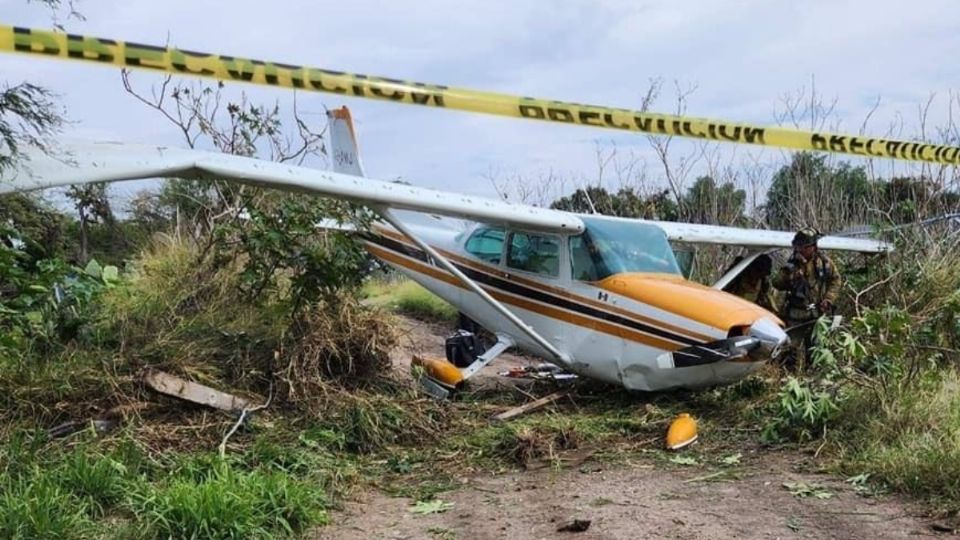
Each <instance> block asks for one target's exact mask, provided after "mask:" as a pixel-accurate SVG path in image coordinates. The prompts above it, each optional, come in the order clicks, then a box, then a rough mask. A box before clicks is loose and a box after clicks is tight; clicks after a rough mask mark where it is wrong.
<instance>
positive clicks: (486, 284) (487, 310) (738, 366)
mask: <svg viewBox="0 0 960 540" xmlns="http://www.w3.org/2000/svg"><path fill="white" fill-rule="evenodd" d="M479 228H480V227H477V229H479ZM415 232H416V234H417V236H418V237H419V238H420V239H421V240H422V241H424V242H426V243H427V244H429V245H430V246H431V247H433V248H434V249H435V250H437V251H438V252H439V253H440V254H441V255H443V256H445V257H446V258H447V259H449V260H450V261H451V262H452V263H453V264H455V265H456V266H457V267H458V269H459V270H460V271H461V272H463V273H464V274H466V275H467V276H468V277H469V278H470V279H472V280H473V281H474V282H476V283H477V284H478V285H480V286H481V287H482V288H483V289H484V290H485V291H486V292H487V293H489V294H490V295H491V296H493V297H494V298H495V299H496V300H498V301H499V302H501V303H502V304H504V305H505V306H506V307H508V308H509V309H510V310H511V311H513V312H514V313H515V314H516V315H517V316H519V317H520V319H522V320H523V321H524V322H526V323H527V324H528V325H530V326H531V327H532V328H533V329H534V330H535V331H536V332H537V333H539V334H540V335H541V336H543V337H544V338H546V339H547V340H548V341H549V342H550V343H551V344H552V345H554V347H556V349H557V350H559V351H560V352H562V353H564V354H565V355H567V356H568V357H569V359H570V363H569V365H568V366H565V367H567V368H568V369H569V370H571V371H573V372H575V373H577V374H580V375H582V376H585V377H590V378H593V379H598V380H601V381H605V382H608V383H612V384H616V385H621V386H623V387H625V388H627V389H630V390H645V391H650V390H664V389H670V388H679V387H683V388H697V387H704V386H710V385H716V384H726V383H731V382H735V381H737V380H740V379H742V378H743V377H745V376H746V375H748V374H749V373H751V372H752V371H754V370H756V369H758V368H759V367H760V366H761V365H762V364H763V363H764V361H766V360H768V359H769V357H770V356H771V355H773V354H776V351H777V350H779V349H780V347H782V346H783V345H784V344H785V343H786V341H787V338H786V334H785V333H784V332H783V330H782V329H781V327H780V322H779V319H777V318H776V316H774V315H773V314H771V313H769V312H767V311H766V310H764V309H762V308H760V307H759V306H756V305H755V304H752V303H750V302H747V301H745V300H743V299H740V298H738V297H735V296H733V295H730V294H727V293H724V292H722V291H718V290H715V289H711V288H709V287H706V286H703V285H700V284H697V283H693V282H690V281H687V280H685V279H683V278H682V277H681V276H679V275H674V274H661V273H624V274H614V275H611V276H609V277H606V278H605V279H602V280H600V281H583V280H577V279H572V276H571V264H570V258H571V257H572V255H571V254H570V252H569V250H567V249H565V248H566V247H567V245H566V241H567V239H566V238H564V239H563V246H562V247H563V249H560V250H559V272H558V275H557V276H556V277H545V276H543V275H539V274H536V273H531V272H525V271H522V270H517V269H515V268H510V267H509V266H508V265H506V264H504V263H503V260H502V259H501V261H497V262H491V261H486V260H482V259H481V258H478V257H476V256H474V255H473V254H471V253H469V252H468V251H467V250H466V249H465V246H464V245H465V243H466V242H467V240H468V239H469V237H470V235H471V234H472V231H467V232H465V233H460V234H458V233H457V232H456V231H451V230H447V229H440V228H432V227H431V228H425V227H418V228H416V229H415ZM508 234H509V233H508ZM363 243H364V245H365V247H366V248H367V250H368V251H369V252H370V253H371V254H372V255H373V256H375V257H377V258H378V259H380V260H382V261H384V262H386V263H387V264H389V265H391V266H392V267H394V268H396V269H397V270H399V271H401V272H402V273H404V274H405V275H407V276H409V277H410V278H411V279H412V280H414V281H416V282H417V283H419V284H421V285H422V286H423V287H425V288H426V289H427V290H429V291H431V292H432V293H434V294H436V295H437V296H439V297H440V298H442V299H443V300H445V301H446V302H448V303H450V304H451V305H453V306H455V307H456V308H457V309H458V310H460V311H461V312H462V313H464V314H466V315H467V316H468V317H470V318H471V319H473V320H474V321H476V322H478V323H479V324H480V325H482V326H483V327H485V328H488V329H491V330H496V331H498V332H506V333H508V334H509V335H510V336H511V337H512V338H513V339H514V341H515V342H516V344H517V346H518V347H520V348H522V349H524V350H526V351H528V352H530V353H532V354H536V355H539V356H541V357H543V358H547V359H549V358H550V353H549V352H548V351H546V350H544V348H543V347H541V346H540V345H538V344H537V343H536V342H535V341H534V340H533V339H531V338H530V337H528V336H527V335H526V334H524V333H523V332H522V331H520V329H517V328H516V327H515V325H513V323H511V322H509V321H507V320H506V319H505V317H504V316H503V315H501V314H500V313H499V312H498V311H497V310H496V309H494V308H493V307H492V306H491V305H490V304H489V303H487V302H485V301H484V300H483V299H481V298H480V296H479V295H478V294H476V293H475V292H473V291H471V290H469V289H468V288H467V287H465V286H464V285H463V284H462V283H461V282H460V281H459V280H458V279H457V278H455V277H454V276H453V275H452V274H451V273H449V272H447V271H446V270H445V269H443V268H442V267H441V266H439V265H437V264H436V263H435V262H434V261H432V260H431V258H430V257H429V256H427V255H426V254H425V253H424V252H423V250H421V249H419V248H418V247H417V246H416V245H415V244H414V243H413V242H411V241H410V240H409V239H408V238H406V237H405V236H404V235H402V234H400V233H398V232H396V231H394V230H393V229H388V228H385V227H376V228H375V229H374V231H373V233H371V234H368V235H365V236H364V237H363ZM751 335H753V336H758V337H761V338H762V343H761V344H760V345H761V346H757V347H755V349H754V350H752V351H751V353H750V354H749V355H747V356H741V357H740V358H738V359H735V360H716V357H712V356H711V357H709V358H706V360H710V361H704V360H705V359H704V358H703V357H702V355H701V356H697V355H698V354H700V353H701V350H700V349H702V348H703V347H702V346H703V345H707V344H717V343H719V342H729V343H730V344H732V343H737V341H738V340H739V339H741V338H744V337H747V336H751ZM707 356H710V355H709V354H708V355H707Z"/></svg>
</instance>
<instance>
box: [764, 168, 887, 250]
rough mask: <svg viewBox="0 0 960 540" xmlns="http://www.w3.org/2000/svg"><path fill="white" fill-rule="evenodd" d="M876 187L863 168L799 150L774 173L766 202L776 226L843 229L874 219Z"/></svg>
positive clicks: (768, 219)
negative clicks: (872, 185) (874, 187)
mask: <svg viewBox="0 0 960 540" xmlns="http://www.w3.org/2000/svg"><path fill="white" fill-rule="evenodd" d="M873 195H874V190H873V189H872V187H871V184H870V181H869V180H868V179H867V173H866V171H865V170H864V169H863V167H854V166H852V165H850V164H849V163H847V162H841V163H840V164H838V165H832V164H831V163H829V162H828V161H827V156H826V155H823V154H813V153H810V152H799V153H797V154H794V156H793V159H792V160H791V162H790V164H789V165H785V166H783V167H781V168H780V170H779V171H777V173H776V174H775V175H774V177H773V182H772V184H771V185H770V190H769V191H768V192H767V203H766V205H765V211H766V219H767V224H768V225H769V226H770V227H771V228H774V229H797V228H800V227H804V226H812V227H817V228H818V229H820V230H822V231H824V232H826V231H836V230H841V229H843V228H845V227H848V226H850V225H856V224H863V223H867V222H869V221H870V220H871V213H870V209H871V208H875V198H874V197H873Z"/></svg>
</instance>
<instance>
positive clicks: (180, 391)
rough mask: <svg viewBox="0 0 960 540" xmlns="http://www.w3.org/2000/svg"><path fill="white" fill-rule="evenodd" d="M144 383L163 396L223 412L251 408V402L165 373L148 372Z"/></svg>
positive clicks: (152, 370) (144, 377)
mask: <svg viewBox="0 0 960 540" xmlns="http://www.w3.org/2000/svg"><path fill="white" fill-rule="evenodd" d="M143 382H144V383H146V385H147V386H149V387H150V388H152V389H153V390H156V391H157V392H160V393H161V394H166V395H168V396H173V397H175V398H179V399H182V400H185V401H189V402H191V403H196V404H198V405H206V406H207V407H213V408H214V409H220V410H221V411H227V412H240V411H242V410H243V409H245V408H247V407H249V406H250V402H249V401H247V400H245V399H243V398H241V397H237V396H234V395H232V394H228V393H226V392H221V391H219V390H216V389H213V388H210V387H209V386H204V385H202V384H199V383H195V382H191V381H187V380H184V379H181V378H180V377H177V376H175V375H171V374H169V373H165V372H163V371H157V370H154V369H151V370H148V371H147V372H146V373H145V374H144V376H143Z"/></svg>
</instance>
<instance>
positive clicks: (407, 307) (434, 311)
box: [363, 279, 457, 321]
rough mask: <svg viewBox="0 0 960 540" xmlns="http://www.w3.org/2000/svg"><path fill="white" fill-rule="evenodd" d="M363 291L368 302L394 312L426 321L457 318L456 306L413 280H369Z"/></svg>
mask: <svg viewBox="0 0 960 540" xmlns="http://www.w3.org/2000/svg"><path fill="white" fill-rule="evenodd" d="M363 291H364V293H365V295H366V296H367V298H368V302H370V303H373V304H374V305H378V306H383V307H386V308H389V309H391V310H393V311H394V312H396V313H401V314H403V315H409V316H411V317H415V318H417V319H422V320H428V321H453V320H456V318H457V309H456V308H454V307H453V306H451V305H450V304H448V303H446V302H444V301H443V300H441V299H440V298H439V297H438V296H436V295H435V294H433V293H431V292H430V291H428V290H426V289H424V288H423V287H422V286H421V285H420V284H419V283H417V282H415V281H411V280H408V279H401V280H391V281H384V280H371V281H369V282H367V284H366V285H365V286H364V288H363Z"/></svg>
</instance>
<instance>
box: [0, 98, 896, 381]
mask: <svg viewBox="0 0 960 540" xmlns="http://www.w3.org/2000/svg"><path fill="white" fill-rule="evenodd" d="M328 115H329V118H330V134H331V149H332V161H333V169H334V170H333V172H328V171H320V170H315V169H309V168H304V167H297V166H292V165H287V164H281V163H274V162H268V161H262V160H257V159H252V158H246V157H239V156H233V155H226V154H219V153H209V152H202V151H196V150H182V149H176V148H169V147H162V146H139V145H128V144H117V143H94V144H80V145H72V146H64V147H62V150H61V151H60V153H58V154H57V155H48V154H47V153H44V152H40V151H33V152H31V153H30V154H29V156H28V159H22V160H19V162H18V165H17V168H15V169H12V170H7V171H5V172H4V173H3V177H2V178H0V194H2V193H8V192H12V191H28V190H36V189H43V188H48V187H55V186H65V185H70V184H81V183H92V182H115V181H123V180H135V179H144V178H157V177H180V178H207V179H222V180H232V181H237V182H242V183H246V184H253V185H257V186H262V187H270V188H276V189H282V190H288V191H297V192H305V193H311V194H316V195H321V196H328V197H334V198H338V199H344V200H350V201H354V202H358V203H361V204H364V205H366V206H368V207H369V208H371V209H372V210H374V211H375V212H376V213H377V214H378V215H379V216H380V217H381V218H382V219H383V222H382V223H378V224H376V225H375V226H373V227H372V229H371V230H369V231H362V232H361V231H358V233H359V234H360V240H361V241H362V242H363V244H364V246H365V247H366V249H367V250H368V251H369V252H370V253H371V254H372V255H373V256H374V257H376V258H378V259H380V260H381V261H383V262H385V263H387V264H389V265H390V266H393V267H395V268H396V269H398V270H399V271H401V272H402V273H404V274H406V275H407V276H409V277H410V278H411V279H413V280H415V281H416V282H418V283H420V284H421V285H423V286H424V287H425V288H426V289H428V290H429V291H431V292H433V293H434V294H436V295H437V296H439V297H440V298H442V299H443V300H445V301H446V302H449V303H450V304H452V305H453V306H455V307H456V308H457V309H458V310H459V311H460V312H461V313H463V314H465V315H466V316H467V317H469V318H470V319H472V320H473V321H476V322H477V323H479V324H480V325H481V326H482V327H484V328H486V329H489V330H490V331H492V332H493V333H494V334H495V335H496V338H497V341H496V343H495V344H493V345H492V346H491V347H489V348H487V349H486V350H476V351H473V352H471V354H470V355H469V357H468V358H467V359H466V361H459V362H458V364H459V365H454V364H453V363H451V362H450V361H449V360H442V359H426V360H420V361H419V362H417V363H418V364H419V365H420V366H421V367H422V368H423V371H424V375H425V376H423V377H421V383H422V384H423V386H424V388H425V389H426V390H427V391H428V392H429V393H431V394H432V395H435V396H437V397H446V396H447V395H449V394H450V393H451V392H452V391H454V390H455V389H456V388H458V387H460V386H461V385H462V384H463V383H464V381H466V380H467V379H469V378H470V377H471V376H473V375H474V374H476V373H477V372H478V371H479V370H480V369H482V368H483V367H485V366H486V365H488V364H490V363H491V362H492V361H494V360H495V359H496V358H497V356H498V355H500V354H501V353H503V352H504V351H506V350H507V349H508V348H510V347H514V346H515V347H519V348H521V349H523V350H525V351H527V352H529V353H532V354H534V355H537V356H540V357H542V358H544V359H546V360H548V361H549V362H550V363H552V364H554V365H556V366H557V367H559V368H562V369H564V370H567V371H570V372H572V373H575V374H578V375H581V376H584V377H588V378H592V379H597V380H600V381H604V382H607V383H610V384H614V385H620V386H623V387H624V388H627V389H629V390H642V391H653V390H665V389H671V388H681V387H682V388H699V387H705V386H713V385H719V384H726V383H732V382H735V381H737V380H740V379H741V378H743V377H745V376H746V375H748V374H749V373H751V372H753V371H755V370H756V369H758V368H759V367H760V366H762V365H763V364H764V362H766V361H768V360H770V359H771V358H775V357H776V356H777V355H778V354H779V353H780V351H782V350H783V349H784V347H785V345H787V343H788V341H789V338H788V337H787V334H786V332H785V330H784V327H783V322H782V321H781V320H780V319H779V318H778V317H777V316H776V315H774V314H773V313H770V312H768V311H766V310H764V309H763V308H761V307H759V306H757V305H755V304H753V303H750V302H748V301H746V300H743V299H741V298H738V297H736V296H733V295H731V294H728V293H726V292H723V291H722V290H721V289H722V288H723V287H724V286H726V285H727V284H728V283H729V282H730V281H731V280H732V279H734V278H735V277H736V276H737V275H738V274H739V273H740V272H741V271H743V270H744V268H746V267H747V266H748V265H749V264H750V262H751V261H752V260H753V259H754V258H755V257H756V256H758V255H759V254H760V253H762V252H764V251H765V250H769V249H773V248H789V247H791V240H792V238H793V234H792V233H789V232H778V231H763V230H750V229H741V228H733V227H722V226H711V225H698V224H691V223H673V222H660V221H648V220H640V219H624V218H614V217H607V216H600V215H590V214H575V213H569V212H563V211H558V210H551V209H546V208H538V207H532V206H526V205H520V204H512V203H507V202H504V201H500V200H495V199H487V198H481V197H471V196H466V195H461V194H457V193H451V192H443V191H437V190H431V189H425V188H420V187H415V186H410V185H402V184H397V183H391V182H384V181H378V180H373V179H369V178H366V177H365V176H364V174H363V167H362V165H361V161H360V154H359V148H358V144H357V137H356V131H355V129H354V126H353V123H352V120H351V117H350V113H349V111H348V110H347V108H346V107H343V108H341V109H337V110H334V111H330V112H329V113H328ZM398 211H414V212H419V213H425V214H432V215H438V216H446V217H454V218H461V219H466V220H469V221H472V222H474V223H475V225H473V226H472V227H471V228H469V229H468V230H466V231H458V230H451V229H450V228H448V227H424V226H418V225H413V224H410V223H409V222H407V221H405V220H403V219H401V216H400V214H398ZM671 242H682V243H687V244H727V245H736V246H744V247H746V248H748V249H752V250H754V251H753V253H752V255H751V256H748V257H745V258H744V259H743V260H742V261H741V262H740V263H739V264H737V265H736V266H734V267H733V268H732V269H730V271H729V272H727V273H726V274H725V275H724V276H723V277H722V278H721V279H720V280H719V281H718V282H717V283H715V284H714V285H713V286H712V287H708V286H705V285H702V284H699V283H695V282H692V281H688V280H687V279H685V278H684V276H683V275H682V274H681V270H680V267H679V265H678V263H677V259H676V257H675V254H674V250H673V248H672V246H671ZM819 246H820V248H821V249H828V250H829V249H833V250H849V251H858V252H865V253H880V252H884V251H889V250H891V249H892V247H891V246H890V245H889V244H887V243H885V242H882V241H876V240H869V239H854V238H845V237H838V236H826V237H823V238H821V239H820V241H819Z"/></svg>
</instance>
